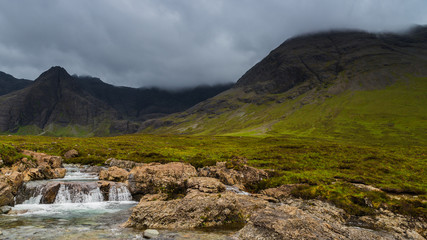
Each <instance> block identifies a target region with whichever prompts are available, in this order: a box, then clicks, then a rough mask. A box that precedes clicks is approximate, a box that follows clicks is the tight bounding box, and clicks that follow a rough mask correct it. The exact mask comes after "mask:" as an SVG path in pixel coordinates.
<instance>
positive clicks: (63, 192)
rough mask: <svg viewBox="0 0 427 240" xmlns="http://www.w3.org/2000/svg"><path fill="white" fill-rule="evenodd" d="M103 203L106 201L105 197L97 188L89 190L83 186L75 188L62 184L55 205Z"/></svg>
mask: <svg viewBox="0 0 427 240" xmlns="http://www.w3.org/2000/svg"><path fill="white" fill-rule="evenodd" d="M102 201H104V197H103V196H102V193H101V190H100V189H99V188H98V187H97V186H96V187H94V188H92V189H87V188H82V187H81V185H79V186H78V187H77V188H75V187H73V185H66V184H61V187H60V188H59V190H58V194H57V195H56V198H55V202H54V203H90V202H102Z"/></svg>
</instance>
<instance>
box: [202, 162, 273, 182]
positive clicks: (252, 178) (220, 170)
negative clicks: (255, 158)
mask: <svg viewBox="0 0 427 240" xmlns="http://www.w3.org/2000/svg"><path fill="white" fill-rule="evenodd" d="M199 176H201V177H212V178H217V179H219V180H220V181H221V182H222V183H224V184H226V185H243V186H249V185H252V184H256V183H258V182H260V181H261V180H263V179H266V178H268V173H267V172H266V171H264V170H262V169H257V168H253V167H249V166H247V165H241V166H238V167H234V168H227V163H226V162H217V163H216V166H210V167H204V168H201V169H199Z"/></svg>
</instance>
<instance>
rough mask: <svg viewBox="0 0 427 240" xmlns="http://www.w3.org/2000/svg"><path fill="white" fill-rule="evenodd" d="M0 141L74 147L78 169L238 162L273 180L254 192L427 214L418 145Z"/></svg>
mask: <svg viewBox="0 0 427 240" xmlns="http://www.w3.org/2000/svg"><path fill="white" fill-rule="evenodd" d="M0 143H1V144H0V146H2V148H1V150H0V151H2V158H3V159H5V156H6V155H7V154H5V153H3V152H5V150H4V149H6V150H7V149H13V148H11V146H13V147H14V148H17V149H29V150H35V151H40V152H46V153H49V154H56V155H63V154H64V153H65V152H66V151H68V150H70V149H76V150H77V151H78V152H79V153H80V156H79V157H78V158H74V159H72V160H67V161H68V162H70V163H84V164H102V163H103V162H104V161H105V160H106V159H107V158H110V157H114V158H119V159H127V160H133V161H137V162H153V161H158V162H171V161H184V162H189V163H191V164H192V165H194V166H195V167H202V166H207V165H213V164H215V162H217V161H231V160H232V159H233V158H235V157H244V158H246V159H247V162H248V164H249V165H252V166H255V167H258V168H264V169H271V170H274V171H273V172H274V174H273V177H272V178H270V179H268V180H265V181H263V182H261V183H260V184H258V185H256V186H248V187H250V188H251V189H252V190H253V191H259V190H261V189H263V188H267V187H275V186H279V185H281V184H290V183H306V184H307V185H306V186H302V187H301V188H298V189H297V190H295V191H294V195H295V196H299V197H303V198H320V199H325V200H329V201H331V202H333V203H335V204H336V205H338V206H341V207H343V208H344V209H346V210H347V211H348V212H350V213H353V214H359V215H360V214H369V213H372V209H375V208H380V207H387V208H389V209H392V210H394V211H398V212H402V213H405V214H410V215H414V216H424V217H426V216H427V203H426V199H427V149H426V147H425V146H423V145H419V146H417V145H413V146H410V147H407V146H399V145H387V146H379V145H364V144H354V143H351V144H350V143H346V142H339V141H330V140H321V139H312V138H302V137H290V136H289V137H267V138H260V137H258V138H256V137H231V136H203V137H202V136H176V135H175V136H166V135H165V136H160V135H127V136H117V137H103V138H96V137H94V138H58V137H43V136H0ZM7 151H9V152H10V150H7ZM12 152H13V151H12ZM15 153H16V152H14V153H13V154H15ZM13 154H12V155H13ZM15 155H16V154H15ZM350 183H363V184H369V185H372V186H375V187H378V188H381V189H384V190H386V191H387V192H389V193H396V194H397V193H398V194H407V195H412V197H410V198H400V199H395V198H392V197H390V195H387V194H384V193H379V192H372V191H365V190H361V189H359V188H356V187H354V186H353V185H352V184H350ZM413 195H417V197H413ZM400 196H401V195H400Z"/></svg>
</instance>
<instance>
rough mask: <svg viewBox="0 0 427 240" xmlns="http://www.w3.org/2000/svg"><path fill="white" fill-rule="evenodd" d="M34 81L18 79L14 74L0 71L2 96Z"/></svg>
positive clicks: (0, 92)
mask: <svg viewBox="0 0 427 240" xmlns="http://www.w3.org/2000/svg"><path fill="white" fill-rule="evenodd" d="M31 83H32V81H30V80H26V79H17V78H14V77H13V76H12V75H9V74H7V73H4V72H1V71H0V96H1V95H5V94H8V93H11V92H13V91H16V90H19V89H23V88H26V87H28V86H29V85H31Z"/></svg>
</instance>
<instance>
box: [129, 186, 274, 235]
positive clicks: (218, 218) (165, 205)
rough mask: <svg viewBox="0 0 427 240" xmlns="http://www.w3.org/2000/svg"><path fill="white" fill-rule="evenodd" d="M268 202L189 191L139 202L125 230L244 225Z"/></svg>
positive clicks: (241, 196) (233, 194)
mask: <svg viewBox="0 0 427 240" xmlns="http://www.w3.org/2000/svg"><path fill="white" fill-rule="evenodd" d="M266 205H267V202H265V201H262V200H260V199H257V198H253V197H250V196H245V195H239V194H236V193H233V192H224V193H220V194H218V193H215V194H210V193H202V192H199V191H197V190H192V191H190V192H189V193H188V194H187V195H186V196H185V197H184V198H182V199H174V200H169V201H140V202H139V204H138V205H137V206H135V207H134V209H133V212H132V215H131V217H130V218H129V220H128V221H127V222H126V223H125V225H124V226H125V227H135V228H157V229H159V228H173V229H189V228H199V227H217V226H218V227H219V226H226V225H229V224H243V223H244V222H245V221H246V220H247V219H248V217H249V214H250V213H251V212H253V211H255V210H256V209H259V208H264V207H265V206H266Z"/></svg>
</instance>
